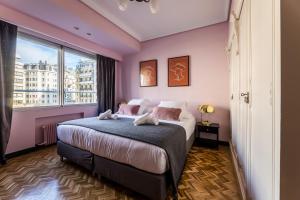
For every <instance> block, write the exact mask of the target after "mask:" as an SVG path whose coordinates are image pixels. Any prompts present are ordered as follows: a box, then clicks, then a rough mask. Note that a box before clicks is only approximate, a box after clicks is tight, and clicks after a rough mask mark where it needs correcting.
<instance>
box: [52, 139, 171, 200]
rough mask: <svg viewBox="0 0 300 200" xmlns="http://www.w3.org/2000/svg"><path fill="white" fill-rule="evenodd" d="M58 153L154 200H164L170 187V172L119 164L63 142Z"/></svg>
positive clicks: (60, 143)
mask: <svg viewBox="0 0 300 200" xmlns="http://www.w3.org/2000/svg"><path fill="white" fill-rule="evenodd" d="M57 153H58V155H60V156H61V159H63V158H67V159H69V160H71V161H72V162H74V163H76V164H78V165H80V166H82V167H84V168H85V169H88V170H89V171H91V172H92V173H93V175H95V174H96V175H98V177H99V178H100V177H101V176H103V177H105V178H107V179H109V180H112V181H114V182H116V183H118V184H120V185H122V186H124V187H126V188H129V189H131V190H133V191H135V192H137V193H139V194H142V195H144V196H145V197H148V198H149V199H153V200H164V199H166V197H167V194H168V188H169V186H170V181H169V180H170V178H169V172H166V173H164V174H161V175H159V174H153V173H149V172H145V171H142V170H139V169H136V168H134V167H131V166H129V165H126V164H122V163H118V162H115V161H112V160H109V159H106V158H103V157H100V156H96V155H94V154H92V153H90V152H88V151H85V150H82V149H79V148H76V147H73V146H71V145H68V144H66V143H63V142H61V141H58V142H57Z"/></svg>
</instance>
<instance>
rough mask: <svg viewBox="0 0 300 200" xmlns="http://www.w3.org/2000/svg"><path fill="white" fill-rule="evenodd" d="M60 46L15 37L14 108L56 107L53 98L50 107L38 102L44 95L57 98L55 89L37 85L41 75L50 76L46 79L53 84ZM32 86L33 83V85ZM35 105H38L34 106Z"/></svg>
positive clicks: (40, 84)
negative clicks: (53, 95)
mask: <svg viewBox="0 0 300 200" xmlns="http://www.w3.org/2000/svg"><path fill="white" fill-rule="evenodd" d="M58 52H59V46H55V45H52V44H49V43H47V42H43V41H40V40H38V39H33V38H31V37H26V36H24V35H21V34H19V35H18V37H17V50H16V64H15V82H14V107H32V106H48V105H57V103H55V101H54V100H57V99H55V98H52V99H49V103H45V102H43V101H41V99H42V97H43V96H44V95H45V94H49V93H50V94H58V91H59V90H58V87H54V86H53V87H49V88H45V87H44V81H37V80H38V78H39V77H41V76H42V73H44V72H49V75H48V78H49V80H50V81H52V82H54V81H55V80H56V79H57V77H58V75H59V74H58V56H59V54H58ZM32 82H34V83H32ZM35 102H38V103H35Z"/></svg>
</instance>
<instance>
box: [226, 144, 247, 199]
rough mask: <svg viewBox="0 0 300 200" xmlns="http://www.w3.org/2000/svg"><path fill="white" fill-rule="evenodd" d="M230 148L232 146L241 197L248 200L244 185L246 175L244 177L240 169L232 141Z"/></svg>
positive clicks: (231, 150)
mask: <svg viewBox="0 0 300 200" xmlns="http://www.w3.org/2000/svg"><path fill="white" fill-rule="evenodd" d="M229 146H230V152H231V156H232V160H233V165H234V169H235V173H236V176H237V179H238V183H239V187H240V190H241V196H242V199H243V200H247V191H246V186H245V184H244V183H245V182H244V180H245V179H244V175H243V172H242V170H241V169H240V167H239V164H238V158H237V154H236V151H235V149H234V147H233V144H232V142H231V141H230V142H229Z"/></svg>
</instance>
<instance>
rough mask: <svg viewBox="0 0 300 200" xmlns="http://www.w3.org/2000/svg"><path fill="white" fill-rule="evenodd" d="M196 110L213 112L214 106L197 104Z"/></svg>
mask: <svg viewBox="0 0 300 200" xmlns="http://www.w3.org/2000/svg"><path fill="white" fill-rule="evenodd" d="M198 111H199V112H200V113H213V112H215V108H214V107H213V106H212V105H207V104H206V105H199V107H198Z"/></svg>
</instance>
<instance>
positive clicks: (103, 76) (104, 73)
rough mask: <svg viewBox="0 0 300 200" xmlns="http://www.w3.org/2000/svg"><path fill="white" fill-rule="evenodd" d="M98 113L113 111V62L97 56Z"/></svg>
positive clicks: (110, 59)
mask: <svg viewBox="0 0 300 200" xmlns="http://www.w3.org/2000/svg"><path fill="white" fill-rule="evenodd" d="M97 97H98V113H102V112H105V111H106V110H108V109H111V110H112V111H113V112H114V110H115V60H114V59H112V58H108V57H105V56H101V55H97Z"/></svg>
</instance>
